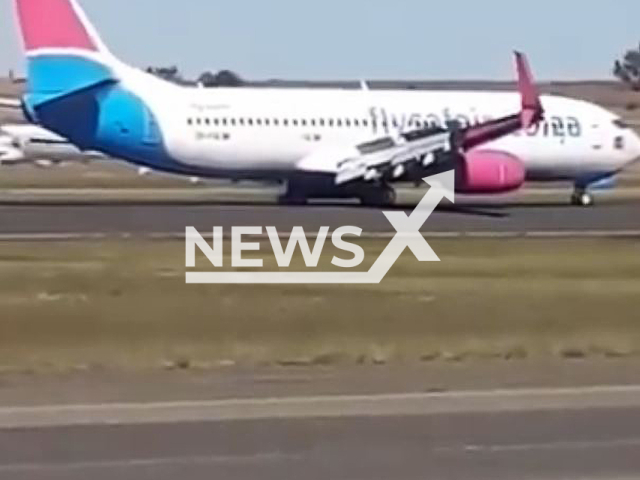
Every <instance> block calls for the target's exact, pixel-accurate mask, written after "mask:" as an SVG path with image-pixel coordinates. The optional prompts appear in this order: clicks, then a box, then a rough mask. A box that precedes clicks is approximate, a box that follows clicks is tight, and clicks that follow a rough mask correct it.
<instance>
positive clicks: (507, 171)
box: [456, 150, 526, 194]
mask: <svg viewBox="0 0 640 480" xmlns="http://www.w3.org/2000/svg"><path fill="white" fill-rule="evenodd" d="M525 177H526V169H525V166H524V163H523V162H522V160H520V159H519V158H517V157H515V156H513V155H511V154H508V153H505V152H500V151H494V150H471V151H469V152H467V154H466V155H465V156H464V158H463V159H461V162H460V164H459V166H458V168H456V190H457V191H458V192H460V193H468V194H491V193H494V194H495V193H506V192H511V191H514V190H517V189H519V188H520V187H521V186H522V184H523V183H524V181H525Z"/></svg>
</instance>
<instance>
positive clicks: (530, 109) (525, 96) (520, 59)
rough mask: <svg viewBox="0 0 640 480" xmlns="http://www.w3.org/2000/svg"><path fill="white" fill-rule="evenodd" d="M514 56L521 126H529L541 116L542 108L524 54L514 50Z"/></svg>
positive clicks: (542, 113)
mask: <svg viewBox="0 0 640 480" xmlns="http://www.w3.org/2000/svg"><path fill="white" fill-rule="evenodd" d="M515 58H516V69H517V71H518V90H519V91H520V96H521V97H522V113H521V118H522V127H523V128H529V127H530V126H531V125H533V124H534V123H535V122H538V121H540V120H541V119H542V118H543V115H544V108H543V107H542V102H541V101H540V95H539V93H538V88H537V87H536V85H535V82H534V80H533V75H532V74H531V68H530V66H529V61H528V60H527V57H526V55H525V54H524V53H521V52H515Z"/></svg>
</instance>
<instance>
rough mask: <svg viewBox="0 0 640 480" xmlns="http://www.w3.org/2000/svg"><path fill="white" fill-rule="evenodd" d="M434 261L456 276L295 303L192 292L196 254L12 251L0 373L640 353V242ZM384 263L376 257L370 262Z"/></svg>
mask: <svg viewBox="0 0 640 480" xmlns="http://www.w3.org/2000/svg"><path fill="white" fill-rule="evenodd" d="M432 245H433V246H434V248H435V249H436V251H437V252H438V253H439V254H440V255H441V257H442V259H443V262H442V263H440V264H419V263H417V262H416V261H415V259H414V258H413V257H412V256H411V255H410V254H405V256H403V258H402V259H401V260H400V262H399V263H398V264H397V265H396V267H395V268H394V269H393V270H392V272H391V274H390V275H389V277H388V278H387V279H386V280H385V281H384V282H383V283H382V284H381V285H377V286H348V287H345V286H323V287H317V286H305V285H294V286H286V287H283V286H187V285H185V283H184V272H185V269H184V266H183V265H184V253H183V249H184V245H183V243H182V242H175V243H171V242H166V243H144V242H141V241H130V242H107V243H89V242H87V243H65V244H0V366H5V367H7V368H19V369H47V368H53V369H60V368H62V369H66V368H71V367H74V366H76V367H77V366H91V365H102V366H108V367H127V368H137V367H148V366H152V367H153V366H160V365H163V364H166V363H167V362H169V364H171V365H173V364H176V365H182V366H187V365H193V364H202V365H213V366H215V365H217V364H220V363H225V364H226V363H228V361H229V360H231V361H233V362H239V363H247V364H262V363H278V362H281V363H291V362H293V363H314V362H315V363H330V362H337V361H343V362H356V361H358V362H363V361H364V362H386V361H391V360H396V361H401V360H404V361H419V360H420V359H423V360H437V359H447V360H462V359H465V358H467V357H473V358H479V357H487V358H489V357H500V358H521V357H524V356H534V357H535V356H549V355H558V356H561V357H575V356H576V352H579V353H580V355H606V356H620V355H631V354H634V353H635V352H636V351H638V350H639V349H640V326H639V323H638V318H639V314H638V312H639V311H640V255H639V254H640V244H638V243H637V242H631V241H605V240H602V241H595V240H594V241H591V240H589V241H587V240H585V241H578V240H566V241H553V242H551V241H533V240H532V241H521V240H513V241H505V240H495V241H494V240H473V241H471V240H460V241H446V242H444V241H439V242H432ZM382 247H383V244H381V243H379V242H367V243H366V249H367V252H368V255H367V258H368V259H369V258H371V259H373V258H375V257H376V253H377V252H379V251H380V249H381V248H382ZM328 253H329V252H328V251H327V255H323V262H324V264H325V265H326V264H327V263H328V262H329V261H330V258H331V256H330V255H328ZM294 267H295V265H294Z"/></svg>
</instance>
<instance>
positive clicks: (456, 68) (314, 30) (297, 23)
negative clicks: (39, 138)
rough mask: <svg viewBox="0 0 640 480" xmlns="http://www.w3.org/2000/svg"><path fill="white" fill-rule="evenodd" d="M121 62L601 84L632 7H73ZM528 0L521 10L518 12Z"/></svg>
mask: <svg viewBox="0 0 640 480" xmlns="http://www.w3.org/2000/svg"><path fill="white" fill-rule="evenodd" d="M80 2H81V4H82V5H83V7H85V9H86V10H87V12H88V14H89V17H90V18H91V20H92V21H93V23H94V24H95V25H96V28H97V29H98V31H100V32H101V34H102V37H103V39H104V40H105V42H106V43H107V44H108V45H109V46H110V48H111V50H112V51H113V52H114V53H115V54H116V55H118V56H119V57H121V58H123V59H124V60H126V61H128V62H129V63H132V64H135V65H138V66H141V67H144V66H148V65H157V66H161V65H171V64H177V65H178V66H179V67H180V68H181V69H182V70H183V71H184V72H185V73H187V74H188V75H195V74H197V73H200V72H202V71H204V70H206V69H210V70H219V69H221V68H230V69H233V70H236V71H238V72H239V73H240V74H241V75H243V76H244V77H246V78H252V79H266V78H291V79H294V78H295V79H330V78H335V79H351V78H361V77H366V78H408V79H409V78H425V79H430V78H432V79H450V78H460V79H469V78H483V79H494V78H495V79H501V78H510V77H511V61H510V58H509V55H510V52H511V50H512V49H513V48H519V49H523V50H524V51H526V52H527V53H528V54H529V55H530V57H531V60H532V63H533V66H534V70H535V72H536V75H537V76H538V77H539V78H540V79H580V78H607V77H608V76H609V72H610V70H611V66H612V63H613V60H614V58H615V57H616V56H618V55H619V54H621V53H622V52H623V51H624V50H625V49H627V48H629V47H632V46H634V45H637V44H638V43H639V42H640V0H609V1H606V2H605V1H602V0H535V1H530V2H527V1H526V0H521V1H517V2H516V1H513V0H478V1H474V0H466V1H464V2H460V1H455V0H433V1H428V0H391V1H390V0H315V1H308V0H182V1H174V0H108V1H105V0H80ZM527 3H530V4H531V6H530V7H528V6H527ZM12 6H13V0H11V1H10V0H1V1H0V72H6V71H8V70H9V69H10V68H13V69H16V70H17V71H22V70H23V65H22V60H21V54H20V43H19V42H18V40H17V34H16V29H15V26H14V25H11V24H13V23H14V22H13V18H14V16H13V12H12Z"/></svg>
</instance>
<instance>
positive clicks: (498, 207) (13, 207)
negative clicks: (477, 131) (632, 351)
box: [0, 199, 640, 236]
mask: <svg viewBox="0 0 640 480" xmlns="http://www.w3.org/2000/svg"><path fill="white" fill-rule="evenodd" d="M410 211H411V209H410V208H407V209H406V212H407V213H410ZM298 225H300V226H303V227H305V229H306V230H307V231H317V230H318V229H319V228H320V227H322V226H329V227H332V228H337V227H339V226H344V225H349V226H351V225H354V226H358V227H361V228H362V229H363V230H364V231H365V232H372V233H375V232H394V230H393V227H392V226H391V224H390V223H389V222H388V221H387V219H386V218H385V216H384V215H383V213H382V211H380V210H376V209H368V208H360V207H356V206H349V205H315V206H307V207H289V206H287V207H285V206H277V205H263V204H251V203H236V204H215V203H203V204H191V203H190V204H180V203H166V204H144V203H138V204H135V203H121V204H113V203H108V202H106V203H93V204H85V205H82V204H76V203H74V204H55V203H54V204H7V203H4V204H0V236H2V235H4V236H7V235H37V234H100V233H105V234H115V235H118V234H133V235H138V234H180V233H184V229H185V227H187V226H192V227H196V228H197V229H198V230H199V231H201V232H210V231H211V229H212V227H214V226H222V227H225V229H229V228H230V227H232V226H275V227H277V228H278V230H279V231H280V232H281V233H286V232H287V231H290V230H291V228H292V227H293V226H298ZM422 230H423V232H427V233H428V232H432V233H443V232H471V233H474V232H475V233H497V234H500V233H507V232H508V233H516V234H523V233H527V232H538V233H541V234H545V233H547V234H550V233H565V234H567V233H572V232H573V233H576V234H578V235H579V234H581V233H584V234H586V233H589V232H591V233H594V232H595V233H599V232H600V233H607V234H616V233H618V234H627V235H640V201H638V200H636V201H634V200H621V199H612V200H610V201H608V202H606V203H602V204H598V205H596V206H595V207H593V208H577V207H571V206H568V205H565V204H553V203H517V202H513V201H511V202H501V201H487V200H483V201H461V202H459V203H457V204H456V205H455V206H454V205H451V204H449V205H442V206H441V207H440V208H439V209H438V210H437V211H436V212H435V213H434V214H433V215H432V216H431V218H430V219H429V220H428V221H427V222H426V223H425V225H424V226H423V228H422Z"/></svg>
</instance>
